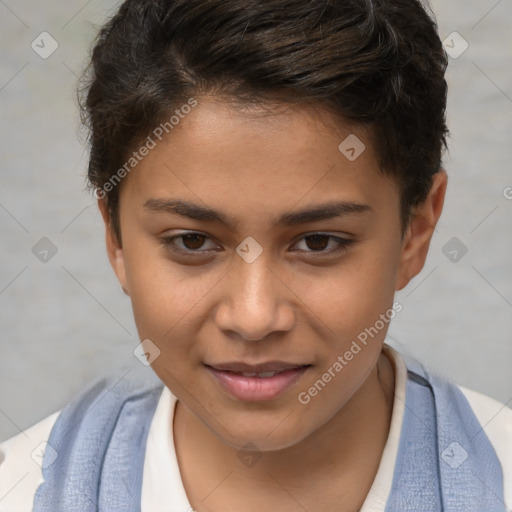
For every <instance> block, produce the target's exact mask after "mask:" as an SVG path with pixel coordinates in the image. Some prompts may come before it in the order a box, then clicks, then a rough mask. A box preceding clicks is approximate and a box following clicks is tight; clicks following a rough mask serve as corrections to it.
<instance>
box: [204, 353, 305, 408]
mask: <svg viewBox="0 0 512 512" xmlns="http://www.w3.org/2000/svg"><path fill="white" fill-rule="evenodd" d="M205 366H206V368H207V370H208V371H209V373H210V374H211V375H212V376H213V377H214V378H215V380H216V381H217V382H219V383H220V385H221V386H222V388H223V390H224V391H225V392H227V393H228V394H229V395H231V396H232V397H234V398H236V399H238V400H241V401H246V402H259V401H265V400H272V399H274V398H277V397H278V396H280V395H282V394H283V393H284V392H285V391H286V390H288V389H289V388H290V387H291V386H292V385H293V384H295V383H296V382H297V381H298V380H299V379H300V377H301V376H302V375H303V374H304V373H305V372H306V371H307V369H308V368H309V367H310V366H311V365H297V364H291V363H284V362H281V361H270V362H267V363H263V364H260V365H248V364H244V363H223V364H216V365H215V366H210V365H205ZM270 371H276V372H278V373H276V374H275V375H274V376H273V377H258V376H254V377H245V376H243V375H241V374H239V373H234V372H243V373H264V372H270Z"/></svg>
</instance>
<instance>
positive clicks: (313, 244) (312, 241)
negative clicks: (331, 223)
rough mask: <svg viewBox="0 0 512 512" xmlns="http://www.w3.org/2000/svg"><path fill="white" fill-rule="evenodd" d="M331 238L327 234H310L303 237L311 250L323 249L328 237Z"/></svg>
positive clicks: (327, 242)
mask: <svg viewBox="0 0 512 512" xmlns="http://www.w3.org/2000/svg"><path fill="white" fill-rule="evenodd" d="M330 238H332V237H330V236H328V235H310V236H306V237H304V240H306V245H307V246H308V248H309V249H311V250H313V251H323V250H324V249H325V248H326V247H327V245H328V244H329V239H330Z"/></svg>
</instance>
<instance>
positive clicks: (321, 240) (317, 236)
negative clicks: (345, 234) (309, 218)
mask: <svg viewBox="0 0 512 512" xmlns="http://www.w3.org/2000/svg"><path fill="white" fill-rule="evenodd" d="M354 242H355V240H354V239H351V238H341V237H339V236H334V235H329V234H327V233H313V234H311V235H305V236H303V237H302V238H301V239H300V240H299V241H298V242H297V243H296V244H295V246H296V247H297V248H298V250H299V251H300V252H302V253H305V254H309V256H317V255H318V256H319V257H320V256H328V255H333V254H335V253H341V252H343V251H344V250H346V249H347V248H348V246H349V245H351V244H353V243H354ZM301 246H302V247H301Z"/></svg>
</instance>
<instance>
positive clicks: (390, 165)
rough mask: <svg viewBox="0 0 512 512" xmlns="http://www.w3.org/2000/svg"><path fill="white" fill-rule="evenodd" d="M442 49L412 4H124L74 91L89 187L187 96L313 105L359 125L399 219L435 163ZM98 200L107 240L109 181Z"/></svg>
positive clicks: (441, 141) (410, 0) (441, 123)
mask: <svg viewBox="0 0 512 512" xmlns="http://www.w3.org/2000/svg"><path fill="white" fill-rule="evenodd" d="M446 66H447V58H446V53H445V51H444V49H443V46H442V43H441V41H440V39H439V35H438V32H437V25H436V22H435V19H434V17H433V15H432V13H431V12H427V10H426V9H425V8H424V7H423V5H422V4H421V2H420V1H419V0H126V1H125V2H124V3H123V4H122V5H121V6H120V8H119V10H118V12H117V13H116V14H115V15H114V16H113V17H112V18H111V19H109V20H108V22H107V23H106V24H105V26H104V27H103V28H102V29H101V31H100V33H99V34H98V37H97V40H96V41H95V43H94V46H93V51H92V58H91V62H90V64H89V67H88V71H87V72H86V73H85V74H84V77H83V82H82V85H83V86H82V87H81V89H80V91H79V92H80V102H81V109H82V120H83V122H84V124H85V125H86V126H88V128H89V143H90V160H89V170H88V180H89V186H90V187H93V188H95V189H98V188H102V187H104V185H105V184H106V183H107V182H108V180H109V179H110V178H111V177H112V175H113V174H114V173H115V172H116V171H117V170H118V169H119V168H120V167H121V166H122V165H123V163H125V161H126V159H127V156H128V155H130V153H131V152H132V151H133V150H134V149H135V148H136V147H137V144H140V141H142V140H144V138H146V137H147V136H148V135H149V134H150V133H151V132H152V130H153V129H154V127H155V126H157V125H158V124H159V123H161V122H162V121H163V120H165V119H166V118H168V117H169V115H170V114H169V113H171V112H173V111H174V110H175V109H176V108H178V107H180V105H182V104H183V103H186V102H187V99H188V98H190V97H191V96H193V95H198V96H200V95H201V94H206V93H209V94H214V95H220V96H223V97H225V98H227V99H228V100H229V99H231V100H232V101H233V102H241V103H260V104H264V103H266V102H275V101H277V102H282V103H290V104H297V103H301V102H308V103H316V104H318V105H319V106H323V107H325V108H326V109H328V110H329V111H331V112H332V113H334V114H335V115H338V116H339V117H340V119H344V120H349V121H351V122H355V123H360V124H361V125H366V126H369V127H370V128H371V131H372V133H373V142H374V145H375V149H376V152H377V155H378V157H379V164H380V167H381V170H382V172H384V173H387V174H389V175H392V176H394V177H395V178H396V180H397V182H398V184H399V185H400V191H401V210H402V225H403V227H404V229H405V226H406V225H407V223H408V221H409V219H410V213H411V209H412V207H413V206H414V205H416V204H418V203H419V202H421V201H422V200H424V199H425V197H426V196H427V194H428V192H429V190H430V187H431V183H432V176H433V175H434V174H435V173H436V172H438V170H439V169H440V166H441V157H442V153H443V151H444V149H445V148H446V136H447V134H448V130H447V128H446V124H445V108H446V96H447V85H446V81H445V78H444V74H445V70H446ZM108 188H109V189H111V190H110V191H109V192H108V194H106V195H105V197H106V200H107V203H108V209H109V215H110V219H111V221H112V226H113V228H114V231H115V233H116V235H117V237H118V239H119V241H120V240H121V236H120V234H121V233H120V225H119V212H118V206H119V187H108Z"/></svg>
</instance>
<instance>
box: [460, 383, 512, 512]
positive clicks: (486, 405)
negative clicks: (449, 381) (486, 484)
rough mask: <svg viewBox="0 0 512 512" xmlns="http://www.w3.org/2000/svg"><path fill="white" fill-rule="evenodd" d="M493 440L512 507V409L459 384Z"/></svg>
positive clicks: (506, 492) (508, 499) (484, 429)
mask: <svg viewBox="0 0 512 512" xmlns="http://www.w3.org/2000/svg"><path fill="white" fill-rule="evenodd" d="M457 387H458V388H459V390H460V391H461V392H462V394H463V395H464V396H465V398H466V400H467V401H468V403H469V405H470V407H471V409H472V410H473V413H474V414H475V416H476V418H477V419H478V422H479V423H480V425H481V427H482V430H483V431H484V432H485V434H486V435H487V438H488V439H489V441H490V442H491V444H492V446H493V448H494V451H495V452H496V456H497V457H498V459H499V461H500V463H501V467H502V470H503V480H504V489H505V502H506V504H507V506H509V507H512V409H511V408H510V407H508V406H507V405H506V404H503V403H501V402H499V401H498V400H494V399H493V398H491V397H489V396H487V395H484V394H482V393H479V392H477V391H473V390H472V389H468V388H466V387H464V386H457Z"/></svg>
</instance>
